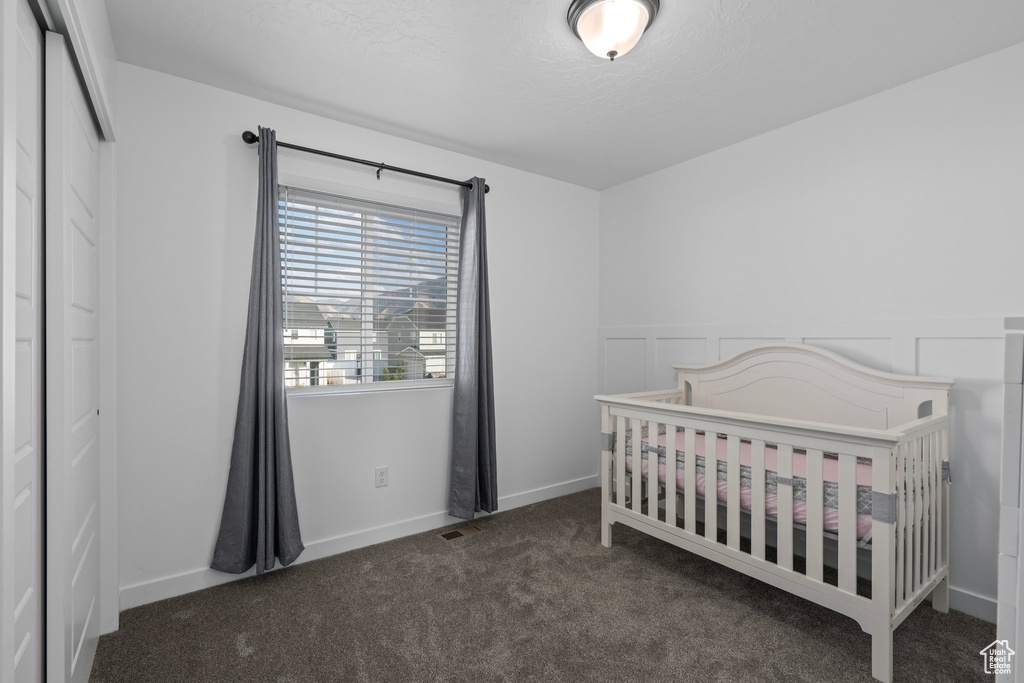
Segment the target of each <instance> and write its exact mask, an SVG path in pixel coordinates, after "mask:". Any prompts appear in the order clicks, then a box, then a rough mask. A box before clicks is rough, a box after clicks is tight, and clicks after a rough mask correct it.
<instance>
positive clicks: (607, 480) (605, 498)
mask: <svg viewBox="0 0 1024 683" xmlns="http://www.w3.org/2000/svg"><path fill="white" fill-rule="evenodd" d="M601 434H602V436H605V435H611V434H612V417H611V411H610V410H609V409H608V406H606V405H602V406H601ZM611 448H612V447H611V444H608V443H604V442H603V443H602V445H601V545H603V546H604V547H605V548H610V547H611V546H612V531H611V526H610V525H609V524H608V506H609V504H611V497H612V451H611Z"/></svg>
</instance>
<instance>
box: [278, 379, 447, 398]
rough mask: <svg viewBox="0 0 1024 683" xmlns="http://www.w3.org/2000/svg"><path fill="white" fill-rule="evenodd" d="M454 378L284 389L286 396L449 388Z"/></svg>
mask: <svg viewBox="0 0 1024 683" xmlns="http://www.w3.org/2000/svg"><path fill="white" fill-rule="evenodd" d="M453 386H454V380H450V379H447V380H395V381H390V382H372V383H371V382H368V383H366V384H343V385H338V384H329V385H326V386H322V387H292V388H290V389H285V397H286V398H300V397H301V398H305V397H307V396H337V395H339V394H376V393H380V392H386V391H422V390H423V389H451V388H452V387H453Z"/></svg>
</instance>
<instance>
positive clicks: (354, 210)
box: [278, 185, 460, 387]
mask: <svg viewBox="0 0 1024 683" xmlns="http://www.w3.org/2000/svg"><path fill="white" fill-rule="evenodd" d="M278 212H279V217H280V230H281V282H282V285H283V287H282V288H283V293H284V330H283V334H284V342H285V344H284V359H285V385H286V386H287V387H312V386H329V385H334V386H340V385H367V384H374V383H379V382H412V381H415V380H428V381H431V382H437V381H441V382H450V380H451V378H452V375H453V372H454V370H455V293H456V289H455V288H456V277H457V270H458V259H459V253H458V251H459V241H458V240H459V223H460V221H459V217H458V216H455V215H449V214H443V213H437V212H431V211H423V210H419V209H411V208H405V207H401V206H394V205H390V204H382V203H379V202H372V201H366V200H362V199H354V198H351V197H343V196H339V195H333V194H328V193H324V192H317V191H312V190H305V189H300V188H295V187H290V186H287V185H281V186H280V197H279V202H278ZM389 386H394V385H389Z"/></svg>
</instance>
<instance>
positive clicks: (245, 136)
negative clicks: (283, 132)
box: [242, 130, 260, 145]
mask: <svg viewBox="0 0 1024 683" xmlns="http://www.w3.org/2000/svg"><path fill="white" fill-rule="evenodd" d="M259 139H260V136H258V135H256V133H253V132H252V131H251V130H247V131H245V132H244V133H242V141H243V142H245V144H247V145H251V144H253V143H255V142H258V141H259Z"/></svg>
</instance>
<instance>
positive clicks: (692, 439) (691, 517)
mask: <svg viewBox="0 0 1024 683" xmlns="http://www.w3.org/2000/svg"><path fill="white" fill-rule="evenodd" d="M696 438H697V431H696V430H695V429H694V428H693V427H687V428H686V431H685V433H684V434H683V467H684V469H685V470H686V472H685V475H684V476H685V477H686V479H685V480H684V481H683V488H684V489H685V490H684V492H683V506H684V507H685V508H686V512H685V513H684V514H683V524H685V525H686V530H687V531H689V532H690V533H691V534H696V533H697V445H696Z"/></svg>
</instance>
